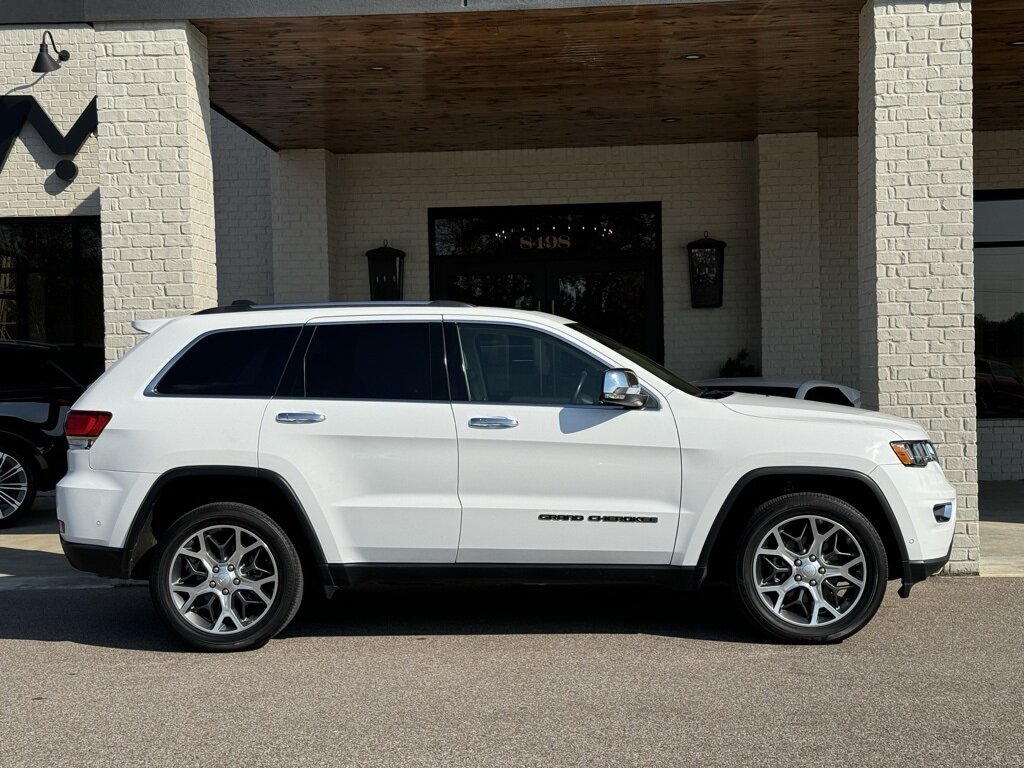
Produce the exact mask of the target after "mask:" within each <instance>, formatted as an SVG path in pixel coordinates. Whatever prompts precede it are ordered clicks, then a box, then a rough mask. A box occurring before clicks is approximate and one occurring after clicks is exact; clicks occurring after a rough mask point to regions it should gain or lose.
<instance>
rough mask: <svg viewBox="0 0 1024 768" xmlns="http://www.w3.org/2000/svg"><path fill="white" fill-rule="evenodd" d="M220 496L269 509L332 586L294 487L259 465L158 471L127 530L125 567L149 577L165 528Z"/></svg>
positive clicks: (133, 574) (307, 562) (135, 574)
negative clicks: (155, 551) (151, 561)
mask: <svg viewBox="0 0 1024 768" xmlns="http://www.w3.org/2000/svg"><path fill="white" fill-rule="evenodd" d="M218 501H222V502H236V503H242V504H249V505H251V506H253V507H256V508H257V509H260V510H261V511H263V512H265V513H266V514H268V515H270V516H271V518H273V519H274V521H275V522H277V523H278V524H279V525H280V526H281V527H282V528H284V530H285V532H286V533H287V534H288V535H289V537H290V538H291V539H292V541H293V542H294V543H295V546H296V548H297V549H298V550H299V555H300V558H301V560H302V562H303V564H304V565H306V566H309V567H310V575H311V576H315V577H316V578H317V579H318V580H319V581H321V582H323V584H324V586H325V587H327V588H333V586H334V582H333V580H332V579H331V576H330V571H329V569H328V568H327V565H326V558H325V556H324V551H323V547H322V546H321V544H320V540H319V539H318V538H317V535H316V532H315V531H314V529H313V525H312V523H311V522H310V520H309V516H308V514H307V513H306V510H305V508H304V507H303V506H302V504H301V502H300V501H299V499H298V497H297V496H296V495H295V492H294V490H292V487H291V486H290V485H289V484H288V482H287V481H286V480H285V479H284V478H283V477H281V476H280V475H278V474H277V473H276V472H271V471H268V470H263V469H258V468H256V467H237V466H196V467H179V468H177V469H173V470H170V471H169V472H165V473H164V474H163V475H161V476H160V477H158V478H157V479H156V481H155V482H154V483H153V485H152V487H151V488H150V489H149V492H148V493H147V494H146V498H145V499H144V500H143V502H142V504H141V506H140V507H139V512H138V514H137V515H136V516H135V519H134V520H133V521H132V525H131V527H130V528H129V530H128V535H127V537H126V539H125V544H124V562H123V564H122V569H121V570H122V572H123V573H124V574H125V575H126V576H128V577H129V578H145V577H146V575H147V570H148V564H149V560H150V557H151V555H152V552H153V548H154V547H155V546H156V543H157V541H158V539H159V537H160V536H161V535H162V533H163V532H164V531H166V530H167V528H168V527H170V525H171V524H172V523H173V522H174V521H175V520H177V519H178V518H180V517H181V515H183V514H184V513H185V512H188V511H189V510H190V509H194V508H195V507H197V506H200V505H202V504H209V503H215V502H218ZM314 569H315V573H314V572H313V570H314Z"/></svg>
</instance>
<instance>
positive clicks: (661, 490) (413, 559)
mask: <svg viewBox="0 0 1024 768" xmlns="http://www.w3.org/2000/svg"><path fill="white" fill-rule="evenodd" d="M136 327H138V328H139V329H140V330H143V331H147V332H149V334H150V335H149V336H148V337H147V338H145V339H143V341H142V342H141V343H140V344H138V345H137V346H136V347H135V348H134V349H133V350H132V351H131V352H130V353H128V354H127V355H125V356H124V358H122V359H121V360H120V361H119V362H118V363H117V364H116V365H114V366H113V367H111V368H110V370H108V371H107V372H106V374H104V375H103V376H102V377H101V378H100V379H99V380H98V381H97V382H96V383H95V384H93V385H92V386H91V387H90V388H89V389H88V391H87V392H86V393H85V394H84V395H83V396H82V398H81V399H80V400H79V401H78V403H76V405H75V410H74V411H73V412H72V413H71V414H70V415H69V417H68V419H67V427H66V429H67V435H68V440H69V444H70V451H69V456H68V463H69V472H68V474H67V476H66V477H65V478H64V479H63V480H62V481H61V482H60V485H59V487H58V490H57V508H58V518H59V522H60V531H61V536H62V542H63V546H64V551H65V553H66V554H67V557H68V559H69V560H70V561H71V563H72V564H73V565H75V566H76V567H78V568H81V569H83V570H87V571H92V572H94V573H98V574H101V575H105V576H111V577H121V578H128V577H131V578H143V579H147V578H148V580H149V584H150V589H151V591H152V595H153V599H154V602H155V604H156V607H157V609H158V611H159V613H160V614H161V615H162V616H163V618H164V619H165V620H166V621H167V623H168V625H169V626H170V627H171V628H172V629H173V630H174V631H175V632H177V633H178V634H179V635H181V636H182V637H183V638H184V639H185V640H187V641H188V642H190V643H192V644H194V645H196V646H199V647H202V648H207V649H223V650H228V649H241V648H248V647H253V646H257V645H260V644H262V643H265V642H266V641H267V640H268V639H270V638H271V637H273V636H274V635H275V634H277V633H278V632H280V631H281V630H282V628H284V627H285V626H286V625H287V624H288V622H289V621H290V620H291V619H292V617H293V616H294V615H295V612H296V610H297V609H298V607H299V602H300V600H301V598H302V595H303V590H304V586H305V587H306V588H310V587H315V588H317V589H322V590H324V591H325V592H326V594H327V595H330V594H331V593H333V592H334V591H335V590H337V589H349V588H356V587H359V586H360V585H367V584H380V583H384V582H395V581H412V582H424V581H430V582H436V581H451V580H456V579H471V580H477V581H481V580H483V581H489V580H497V581H504V582H507V581H522V582H531V583H553V582H581V581H602V582H641V583H646V584H658V583H660V584H665V585H672V586H676V587H684V588H696V587H699V586H700V585H701V584H702V583H703V582H704V581H705V580H706V579H708V578H709V577H711V578H717V579H724V580H727V581H729V582H731V583H733V584H734V585H735V589H736V592H737V594H738V596H739V599H740V603H741V604H742V605H743V606H744V608H745V609H746V611H747V612H749V614H750V616H751V617H753V619H754V621H755V622H756V623H757V624H759V625H760V626H761V627H763V628H764V629H765V630H767V631H769V632H771V633H773V634H774V635H776V636H778V637H781V638H784V639H788V640H797V641H811V642H814V641H830V640H838V639H841V638H844V637H847V636H849V635H851V634H853V633H854V632H856V631H857V630H859V629H860V628H861V627H863V626H864V625H865V623H867V621H868V620H869V619H870V618H871V617H872V615H873V614H874V613H875V611H876V610H877V608H878V605H879V603H880V601H881V600H882V595H883V593H884V591H885V587H886V581H887V580H888V579H889V578H890V575H892V577H893V578H901V579H902V587H901V589H900V594H901V595H904V596H906V595H907V594H909V590H910V586H911V585H912V584H913V583H915V582H917V581H921V580H923V579H924V578H926V577H927V576H928V575H929V574H930V573H933V572H935V571H936V570H937V569H939V568H941V566H942V565H943V564H944V563H945V562H946V560H947V559H948V557H949V550H950V546H951V542H952V538H953V526H954V516H955V498H956V497H955V493H954V491H953V489H952V488H951V487H950V485H949V483H947V482H946V480H945V478H944V477H943V474H942V470H941V469H940V468H939V465H938V463H937V462H936V455H935V451H934V449H933V447H932V445H931V443H930V442H929V441H928V435H927V434H925V432H924V431H923V430H922V429H921V427H919V426H918V425H917V424H915V423H913V422H911V421H907V420H904V419H899V418H894V417H892V416H886V415H883V414H880V413H874V412H868V411H861V410H856V409H853V408H846V407H842V406H836V405H825V404H821V403H808V402H805V401H797V400H790V399H785V398H777V397H766V396H762V395H749V394H732V393H727V392H720V391H709V390H701V389H699V388H697V387H694V386H692V385H690V384H688V383H686V382H685V381H683V380H681V379H680V378H678V377H677V376H675V375H674V374H672V373H670V372H669V371H667V370H666V369H665V368H663V367H662V366H660V365H658V364H657V363H655V362H653V361H651V360H649V359H647V358H645V357H643V356H642V355H640V354H638V353H637V352H634V351H632V350H630V349H627V348H624V347H622V346H621V345H620V344H618V343H617V342H615V341H612V340H611V339H608V338H606V337H604V336H602V335H600V334H597V333H595V332H593V331H590V330H588V329H587V328H584V327H582V326H580V325H577V324H575V323H573V322H571V321H569V320H565V319H563V318H559V317H554V316H551V315H546V314H541V313H538V312H524V311H514V310H503V309H488V308H478V307H472V306H468V305H462V304H456V303H452V302H424V303H412V302H407V303H400V304H381V303H377V304H326V305H293V306H266V307H264V306H248V305H243V306H238V307H227V308H220V309H217V310H207V311H204V312H199V313H197V314H194V315H191V316H187V317H180V318H176V319H173V320H159V321H155V320H151V321H143V322H139V323H137V324H136Z"/></svg>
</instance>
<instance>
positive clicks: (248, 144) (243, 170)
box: [210, 112, 274, 304]
mask: <svg viewBox="0 0 1024 768" xmlns="http://www.w3.org/2000/svg"><path fill="white" fill-rule="evenodd" d="M210 122H211V125H212V128H213V196H214V201H215V204H214V210H215V213H216V219H217V301H218V303H219V304H230V303H231V302H232V301H235V300H237V299H250V300H252V301H256V302H271V301H273V300H274V264H273V237H272V231H271V223H272V221H273V214H272V209H271V204H270V163H271V161H272V160H273V158H274V152H273V151H272V150H271V149H269V148H268V147H267V146H266V145H265V144H262V143H261V142H259V141H257V140H256V139H254V138H253V137H252V136H250V135H249V134H248V133H246V132H245V131H243V130H242V129H241V128H239V127H238V126H236V125H235V124H234V123H232V122H231V121H230V120H228V119H227V118H225V117H223V116H222V115H220V114H218V113H217V112H212V113H211V121H210Z"/></svg>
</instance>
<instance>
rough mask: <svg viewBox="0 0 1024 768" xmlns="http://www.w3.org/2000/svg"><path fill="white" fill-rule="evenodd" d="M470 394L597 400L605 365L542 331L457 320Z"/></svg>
mask: <svg viewBox="0 0 1024 768" xmlns="http://www.w3.org/2000/svg"><path fill="white" fill-rule="evenodd" d="M459 338H460V340H461V343H462V353H463V355H464V357H465V366H466V378H467V381H468V384H469V399H470V400H472V401H474V402H484V403H522V404H528V405H597V404H598V402H599V400H600V397H601V383H602V379H603V377H604V372H605V369H606V368H607V366H605V365H604V364H602V363H600V362H598V361H597V360H595V359H594V358H592V357H590V356H589V355H587V354H585V353H583V352H581V351H580V350H578V349H576V347H574V346H572V345H571V344H567V343H566V342H564V341H562V340H560V339H557V338H555V337H553V336H549V335H548V334H546V333H540V332H538V331H532V330H529V329H526V328H517V327H515V326H510V325H491V324H483V323H481V324H473V323H460V324H459Z"/></svg>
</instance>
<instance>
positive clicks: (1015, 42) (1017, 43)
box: [1010, 40, 1024, 45]
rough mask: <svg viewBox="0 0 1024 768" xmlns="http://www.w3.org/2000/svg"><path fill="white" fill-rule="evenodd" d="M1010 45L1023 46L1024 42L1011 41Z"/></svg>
mask: <svg viewBox="0 0 1024 768" xmlns="http://www.w3.org/2000/svg"><path fill="white" fill-rule="evenodd" d="M1010 45H1024V40H1011V41H1010Z"/></svg>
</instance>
